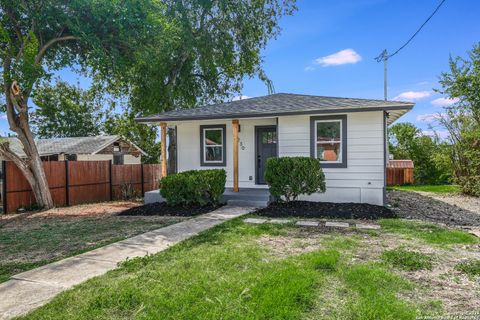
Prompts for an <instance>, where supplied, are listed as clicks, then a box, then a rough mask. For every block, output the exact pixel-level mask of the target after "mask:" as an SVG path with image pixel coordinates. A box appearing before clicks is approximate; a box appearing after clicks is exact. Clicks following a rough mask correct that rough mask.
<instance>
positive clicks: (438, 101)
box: [431, 98, 460, 107]
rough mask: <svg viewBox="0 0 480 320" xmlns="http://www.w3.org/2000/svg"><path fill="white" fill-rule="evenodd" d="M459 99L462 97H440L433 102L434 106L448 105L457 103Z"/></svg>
mask: <svg viewBox="0 0 480 320" xmlns="http://www.w3.org/2000/svg"><path fill="white" fill-rule="evenodd" d="M458 101H460V99H458V98H453V99H450V98H438V99H435V100H432V102H431V103H432V104H433V105H434V106H437V107H448V106H451V105H452V104H455V103H457V102H458Z"/></svg>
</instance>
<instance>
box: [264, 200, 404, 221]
mask: <svg viewBox="0 0 480 320" xmlns="http://www.w3.org/2000/svg"><path fill="white" fill-rule="evenodd" d="M255 213H256V214H257V215H260V216H265V217H305V218H338V219H369V220H375V219H378V218H395V217H396V215H395V213H394V212H392V211H391V210H390V209H388V208H385V207H382V206H375V205H371V204H366V203H333V202H311V201H291V202H283V203H282V202H274V203H271V204H270V205H269V206H268V207H266V208H263V209H259V210H257V211H256V212H255Z"/></svg>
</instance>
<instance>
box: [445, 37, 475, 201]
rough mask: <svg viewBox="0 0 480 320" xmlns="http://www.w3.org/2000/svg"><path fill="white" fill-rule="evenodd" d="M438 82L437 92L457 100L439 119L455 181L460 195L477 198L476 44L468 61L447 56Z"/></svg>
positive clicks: (469, 54)
mask: <svg viewBox="0 0 480 320" xmlns="http://www.w3.org/2000/svg"><path fill="white" fill-rule="evenodd" d="M439 82H440V84H441V86H442V88H441V89H439V90H437V91H438V92H440V93H442V94H445V95H447V96H448V97H449V98H450V99H455V100H456V101H458V102H457V103H455V104H453V105H452V106H449V107H446V108H445V110H444V113H443V115H442V116H441V117H440V118H439V123H440V124H441V125H442V126H443V127H444V128H445V129H446V130H448V132H449V141H450V143H451V145H452V149H451V152H450V159H451V162H452V164H453V168H454V171H455V177H456V180H457V182H458V183H459V184H460V185H461V187H462V190H463V192H464V193H467V194H472V195H476V196H480V43H478V44H475V45H474V46H473V49H472V50H471V51H470V52H469V53H468V58H462V57H456V58H452V57H450V71H449V72H444V73H442V74H441V76H440V79H439ZM455 100H454V101H455Z"/></svg>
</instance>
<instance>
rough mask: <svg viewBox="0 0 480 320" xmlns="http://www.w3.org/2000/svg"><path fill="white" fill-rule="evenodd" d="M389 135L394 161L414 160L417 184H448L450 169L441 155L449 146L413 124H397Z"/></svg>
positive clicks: (389, 131)
mask: <svg viewBox="0 0 480 320" xmlns="http://www.w3.org/2000/svg"><path fill="white" fill-rule="evenodd" d="M388 133H389V151H390V154H392V155H393V157H394V159H410V160H413V163H414V166H415V168H414V176H415V182H416V183H418V184H440V183H446V182H448V180H449V177H450V170H449V169H450V168H446V167H445V163H444V161H445V159H444V157H442V155H441V152H442V150H445V148H448V146H446V145H444V144H442V143H441V142H440V141H439V139H438V138H432V137H430V136H427V135H424V134H422V132H421V130H420V129H419V128H417V127H416V126H415V125H413V124H411V123H397V124H395V125H393V126H391V127H390V128H389V130H388ZM440 145H442V147H440Z"/></svg>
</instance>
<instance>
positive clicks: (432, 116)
mask: <svg viewBox="0 0 480 320" xmlns="http://www.w3.org/2000/svg"><path fill="white" fill-rule="evenodd" d="M442 116H444V114H442V113H426V114H421V115H418V116H417V117H416V118H415V119H416V120H417V121H419V122H432V121H436V120H438V119H440V118H441V117H442Z"/></svg>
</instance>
